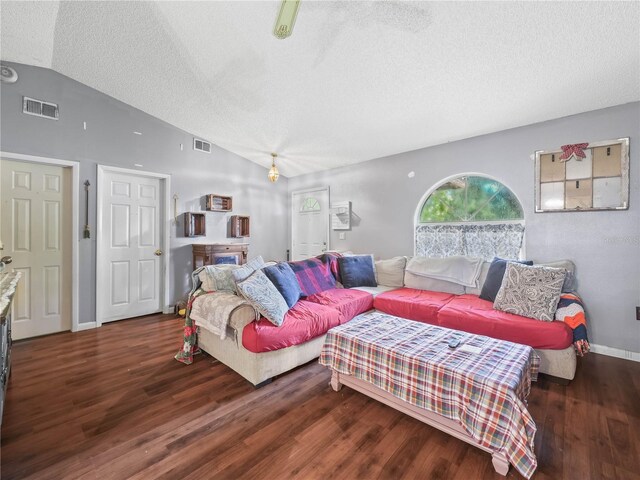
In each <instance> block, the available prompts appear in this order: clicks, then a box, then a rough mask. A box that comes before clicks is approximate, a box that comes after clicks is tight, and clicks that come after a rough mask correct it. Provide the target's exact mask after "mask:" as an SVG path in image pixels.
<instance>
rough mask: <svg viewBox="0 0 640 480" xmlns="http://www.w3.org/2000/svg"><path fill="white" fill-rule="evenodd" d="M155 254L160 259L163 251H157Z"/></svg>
mask: <svg viewBox="0 0 640 480" xmlns="http://www.w3.org/2000/svg"><path fill="white" fill-rule="evenodd" d="M153 254H154V255H155V256H156V257H159V256H160V255H162V250H160V249H158V250H156V251H155V252H153Z"/></svg>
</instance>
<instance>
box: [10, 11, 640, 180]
mask: <svg viewBox="0 0 640 480" xmlns="http://www.w3.org/2000/svg"><path fill="white" fill-rule="evenodd" d="M278 8H279V2H231V1H229V2H138V1H136V2H127V1H120V2H33V3H31V2H8V1H4V0H3V1H2V2H1V4H0V9H1V10H0V14H1V17H2V19H1V28H2V32H1V35H2V37H1V38H2V43H1V49H2V50H1V52H0V53H1V56H2V59H4V60H9V61H16V62H21V63H27V64H33V65H39V66H43V67H48V68H52V69H54V70H56V71H58V72H60V73H63V74H65V75H68V76H69V77H72V78H74V79H76V80H78V81H80V82H82V83H85V84H87V85H89V86H91V87H94V88H96V89H98V90H100V91H102V92H105V93H107V94H109V95H111V96H113V97H115V98H117V99H119V100H122V101H123V102H125V103H128V104H130V105H133V106H135V107H137V108H139V109H141V110H143V111H145V112H147V113H149V114H151V115H154V116H156V117H159V118H161V119H163V120H165V121H167V122H169V123H171V124H173V125H176V126H177V127H180V128H182V129H184V130H187V131H189V132H192V133H194V134H196V135H199V136H201V137H203V138H205V139H208V140H210V141H212V142H213V143H215V144H217V145H220V146H221V147H223V148H226V149H228V150H230V151H232V152H235V153H237V154H239V155H241V156H243V157H245V158H248V159H250V160H252V161H255V162H257V163H260V164H261V165H264V166H265V167H268V166H269V164H270V156H269V152H271V151H276V152H278V153H279V155H280V158H279V159H278V165H279V167H280V170H281V172H282V173H283V175H285V176H295V175H299V174H302V173H308V172H313V171H317V170H323V169H327V168H332V167H337V166H341V165H347V164H350V163H355V162H360V161H364V160H369V159H372V158H377V157H382V156H386V155H390V154H394V153H399V152H404V151H409V150H415V149H418V148H421V147H425V146H429V145H436V144H441V143H445V142H448V141H452V140H457V139H461V138H467V137H471V136H475V135H479V134H483V133H489V132H494V131H499V130H504V129H507V128H512V127H516V126H520V125H527V124H531V123H535V122H539V121H544V120H548V119H551V118H558V117H562V116H566V115H571V114H575V113H579V112H584V111H588V110H594V109H598V108H602V107H607V106H612V105H618V104H622V103H627V102H631V101H637V100H640V4H639V3H637V2H627V3H622V2H594V3H582V2H563V3H559V2H542V3H533V2H513V3H511V2H496V3H485V2H392V1H384V2H383V1H380V2H345V1H342V2H324V1H323V2H314V1H311V0H302V2H301V6H300V11H299V14H298V19H297V22H296V25H295V28H294V31H293V35H292V36H291V37H289V38H288V39H286V40H278V39H276V38H275V37H274V36H273V35H272V34H271V30H272V28H273V24H274V22H275V18H276V15H277V12H278ZM569 140H570V139H569ZM575 140H581V139H575Z"/></svg>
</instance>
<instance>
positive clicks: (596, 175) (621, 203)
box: [535, 138, 629, 213]
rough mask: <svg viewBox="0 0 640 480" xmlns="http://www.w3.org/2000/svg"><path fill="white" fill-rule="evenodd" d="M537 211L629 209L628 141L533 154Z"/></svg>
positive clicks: (562, 147)
mask: <svg viewBox="0 0 640 480" xmlns="http://www.w3.org/2000/svg"><path fill="white" fill-rule="evenodd" d="M535 162H536V165H535V175H536V183H535V187H536V188H535V195H536V210H535V211H536V213H538V212H575V211H585V210H626V209H628V208H629V138H618V139H616V140H608V141H604V142H595V143H593V142H591V143H587V142H584V143H573V144H567V145H562V146H561V147H560V148H559V149H557V150H539V151H537V152H535Z"/></svg>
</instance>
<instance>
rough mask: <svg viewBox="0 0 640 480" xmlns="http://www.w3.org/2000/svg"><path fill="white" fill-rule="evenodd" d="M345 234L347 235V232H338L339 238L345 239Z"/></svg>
mask: <svg viewBox="0 0 640 480" xmlns="http://www.w3.org/2000/svg"><path fill="white" fill-rule="evenodd" d="M345 236H346V235H345V233H344V232H340V233H339V234H338V238H339V239H340V240H344V238H345Z"/></svg>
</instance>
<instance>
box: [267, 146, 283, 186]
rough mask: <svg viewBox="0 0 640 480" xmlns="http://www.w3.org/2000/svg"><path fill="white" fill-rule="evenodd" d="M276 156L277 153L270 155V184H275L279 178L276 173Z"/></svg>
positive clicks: (278, 174)
mask: <svg viewBox="0 0 640 480" xmlns="http://www.w3.org/2000/svg"><path fill="white" fill-rule="evenodd" d="M277 156H278V154H277V153H272V154H271V170H269V175H268V177H269V180H271V183H276V182H277V181H278V177H279V176H280V172H278V167H276V157H277Z"/></svg>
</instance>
